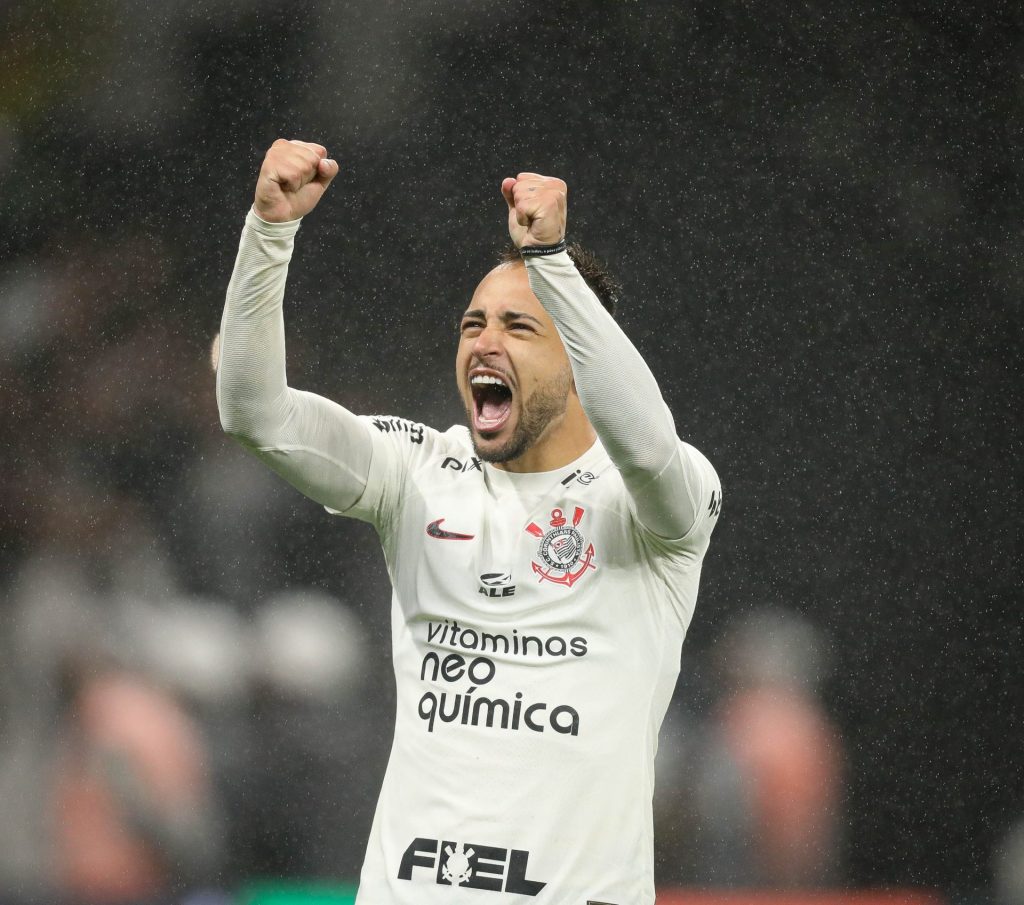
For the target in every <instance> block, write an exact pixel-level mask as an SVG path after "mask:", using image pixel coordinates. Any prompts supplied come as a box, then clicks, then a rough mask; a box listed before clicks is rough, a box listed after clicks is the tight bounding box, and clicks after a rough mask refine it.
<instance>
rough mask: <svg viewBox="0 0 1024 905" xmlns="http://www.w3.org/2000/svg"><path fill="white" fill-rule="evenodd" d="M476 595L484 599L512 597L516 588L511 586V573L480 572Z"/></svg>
mask: <svg viewBox="0 0 1024 905" xmlns="http://www.w3.org/2000/svg"><path fill="white" fill-rule="evenodd" d="M477 593H479V594H482V595H483V596H484V597H512V596H514V595H515V593H516V586H515V585H514V584H512V573H511V572H482V573H481V574H480V587H479V588H478V589H477Z"/></svg>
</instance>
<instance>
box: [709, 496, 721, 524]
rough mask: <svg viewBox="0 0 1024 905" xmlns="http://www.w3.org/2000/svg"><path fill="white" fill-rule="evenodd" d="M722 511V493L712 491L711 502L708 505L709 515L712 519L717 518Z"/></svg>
mask: <svg viewBox="0 0 1024 905" xmlns="http://www.w3.org/2000/svg"><path fill="white" fill-rule="evenodd" d="M721 511H722V494H721V491H717V490H712V491H711V502H710V503H708V513H709V517H710V518H716V517H717V516H718V513H719V512H721Z"/></svg>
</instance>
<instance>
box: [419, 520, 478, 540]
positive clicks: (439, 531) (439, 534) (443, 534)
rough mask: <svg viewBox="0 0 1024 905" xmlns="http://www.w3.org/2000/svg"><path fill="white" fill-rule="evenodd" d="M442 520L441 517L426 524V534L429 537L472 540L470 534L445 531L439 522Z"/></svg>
mask: <svg viewBox="0 0 1024 905" xmlns="http://www.w3.org/2000/svg"><path fill="white" fill-rule="evenodd" d="M443 521H444V519H443V518H439V519H438V520H437V521H436V522H431V523H430V524H429V525H427V534H429V535H430V536H431V537H436V538H437V539H438V540H472V539H473V537H474V535H472V534H459V532H458V531H445V530H444V528H442V527H441V523H442V522H443Z"/></svg>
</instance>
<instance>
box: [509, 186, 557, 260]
mask: <svg viewBox="0 0 1024 905" xmlns="http://www.w3.org/2000/svg"><path fill="white" fill-rule="evenodd" d="M567 192H568V189H567V187H566V185H565V183H564V182H562V180H561V179H556V178H554V177H553V176H540V175H538V174H537V173H520V174H519V175H518V176H516V178H515V179H512V178H511V177H509V178H508V179H505V180H503V181H502V183H501V194H502V195H504V196H505V201H507V202H508V234H509V235H510V236H511V237H512V241H513V242H515V244H516V248H523V247H524V246H526V245H557V244H558V243H559V242H561V241H562V239H564V238H565V217H566V193H567Z"/></svg>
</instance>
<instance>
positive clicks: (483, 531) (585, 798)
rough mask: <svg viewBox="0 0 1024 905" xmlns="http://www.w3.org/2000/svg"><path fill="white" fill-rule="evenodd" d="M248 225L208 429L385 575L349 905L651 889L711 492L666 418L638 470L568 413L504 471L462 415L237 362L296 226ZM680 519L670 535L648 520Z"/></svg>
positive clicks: (255, 334)
mask: <svg viewBox="0 0 1024 905" xmlns="http://www.w3.org/2000/svg"><path fill="white" fill-rule="evenodd" d="M253 219H254V218H253V217H252V215H250V230H249V232H250V233H253V234H254V235H250V236H249V238H248V239H246V238H245V237H243V243H242V249H241V251H240V255H239V263H238V265H237V266H236V272H235V278H234V279H233V281H232V288H231V289H229V302H228V307H227V309H226V312H225V321H224V328H223V329H224V336H223V340H222V343H223V345H222V349H223V351H222V356H221V368H220V375H219V387H218V389H219V397H220V401H221V410H222V419H223V420H224V421H225V427H226V428H227V429H229V430H230V431H231V432H232V433H234V434H236V435H237V436H239V437H240V438H241V439H242V440H243V442H246V443H247V444H248V445H249V446H251V447H253V448H254V450H255V451H256V452H257V453H258V454H259V455H261V456H262V457H263V458H264V459H265V460H266V461H267V462H268V464H270V465H271V466H272V467H274V468H275V469H277V470H278V471H280V472H281V473H282V474H283V475H284V476H285V477H287V478H288V479H289V480H291V481H292V482H293V483H295V484H296V485H297V486H299V487H300V488H301V489H303V490H304V491H305V492H307V493H309V495H310V496H313V497H314V498H315V499H318V500H319V501H320V502H322V503H324V504H325V505H326V506H328V508H329V509H330V510H331V511H333V512H337V513H340V514H344V515H349V516H353V517H356V518H360V519H363V520H365V521H368V522H370V523H371V524H373V525H374V526H375V527H376V529H377V531H378V533H379V535H380V539H381V543H382V545H383V548H384V553H385V557H386V560H387V565H388V570H389V573H390V576H391V580H392V583H393V587H394V595H393V599H392V632H393V647H394V667H395V676H396V682H397V692H398V695H397V719H396V725H395V738H394V744H393V747H392V751H391V757H390V760H389V763H388V768H387V773H386V776H385V779H384V785H383V788H382V790H381V794H380V799H379V803H378V806H377V811H376V815H375V818H374V822H373V828H372V831H371V836H370V840H369V844H368V848H367V855H366V860H365V863H364V867H363V871H362V876H361V880H360V886H359V893H358V897H357V903H358V905H458V903H460V902H465V903H477V902H479V903H481V905H487V903H494V905H511V903H522V902H536V903H538V905H588V903H604V905H651V903H653V902H654V881H653V828H652V796H653V791H654V756H655V753H656V749H657V737H658V730H659V727H660V725H661V722H662V718H663V716H664V713H665V710H666V707H667V706H668V703H669V700H670V698H671V695H672V691H673V688H674V685H675V681H676V677H677V675H678V672H679V657H680V647H681V645H682V641H683V637H684V635H685V633H686V629H687V626H688V625H689V622H690V618H691V616H692V614H693V609H694V604H695V601H696V596H697V587H698V581H699V576H700V567H701V561H702V558H703V556H704V553H705V551H706V549H707V546H708V541H709V537H710V534H711V530H712V527H713V525H714V523H715V520H716V518H717V515H718V512H719V509H720V506H721V489H720V486H719V483H718V478H717V476H716V475H715V472H714V470H713V468H712V467H711V466H710V464H709V463H708V462H707V460H706V459H705V458H704V457H703V456H702V455H701V454H700V453H699V452H697V451H696V450H695V449H694V448H693V447H691V446H689V445H687V444H685V443H682V442H681V441H678V440H676V439H675V436H674V433H673V434H671V435H670V443H671V449H670V452H669V454H668V456H667V459H668V460H670V462H669V464H668V465H666V464H665V462H664V461H661V462H658V463H656V464H655V465H653V466H646V465H645V464H644V463H643V459H642V456H643V455H647V454H648V453H649V449H646V448H645V449H643V450H641V451H640V453H639V454H638V455H639V456H640V457H639V458H637V459H635V460H634V459H629V460H628V461H627V459H626V454H628V453H629V452H630V451H631V450H632V446H630V443H629V440H628V431H624V430H619V431H618V432H616V431H614V430H611V431H610V430H607V429H605V430H602V427H604V424H603V423H601V421H602V416H601V415H600V414H599V415H598V416H597V417H596V418H595V415H594V413H593V412H592V411H591V408H589V407H588V408H587V413H588V415H589V416H590V417H591V420H592V422H594V423H595V428H596V429H597V432H598V435H599V437H601V440H603V441H605V442H604V444H602V442H601V440H599V441H597V442H595V444H594V445H593V447H592V448H591V449H590V450H588V451H587V452H586V453H585V454H584V455H583V456H581V457H580V458H579V459H577V460H576V461H575V462H573V463H570V464H568V465H566V466H565V467H563V468H560V469H558V470H557V471H554V472H545V473H530V474H519V473H511V472H507V471H504V470H502V469H498V468H495V467H493V466H492V465H490V464H487V463H483V462H481V461H480V460H479V459H477V458H476V457H475V456H474V453H473V447H472V444H471V442H470V437H469V433H468V430H467V429H466V428H463V427H453V428H451V429H450V430H448V431H446V432H444V433H440V432H438V431H435V430H433V429H431V428H428V427H425V426H423V425H420V424H416V423H413V422H410V421H406V420H403V419H399V418H392V417H384V416H381V417H357V416H354V415H352V414H351V413H349V412H347V411H345V410H344V409H341V408H340V407H338V406H334V405H333V404H332V403H326V401H325V400H320V399H319V397H312V396H310V394H301V393H296V392H295V391H293V390H290V389H288V388H286V387H283V386H282V385H280V384H283V367H282V368H281V372H282V373H281V374H280V376H278V375H277V362H276V361H271V362H270V363H269V364H266V363H265V366H264V367H262V368H261V367H260V366H259V365H256V366H254V365H253V363H252V350H253V349H255V348H259V349H261V350H266V349H270V350H271V352H270V353H268V354H270V355H271V356H272V355H273V354H276V352H274V349H275V348H276V344H277V343H278V337H277V332H278V331H279V329H280V325H279V323H278V321H279V309H280V299H279V298H278V299H277V302H276V308H275V305H274V303H273V299H272V296H274V294H275V293H277V294H282V293H283V286H284V273H283V272H279V273H277V274H276V276H275V272H274V268H277V269H278V271H281V270H282V269H286V265H287V260H288V256H289V255H290V248H291V246H290V242H291V236H292V235H294V231H295V228H297V224H295V225H294V227H292V228H291V229H290V232H289V230H288V228H287V226H285V225H278V226H273V227H272V226H269V225H267V224H259V223H256V224H253V222H252V221H253ZM285 240H286V241H285ZM247 242H248V244H247ZM275 243H277V244H276V245H275ZM563 257H564V256H563ZM552 264H553V265H554V268H552V267H551V265H549V264H545V263H543V262H542V263H540V264H539V265H537V264H534V263H533V262H531V263H530V267H531V284H532V285H533V287H534V291H535V292H536V294H537V295H538V297H539V298H541V299H542V301H543V302H544V303H545V307H547V308H548V310H549V311H552V308H553V307H554V308H556V309H557V307H558V302H557V301H554V302H551V304H549V299H547V298H546V296H547V295H548V294H549V292H551V291H556V292H557V293H558V294H559V295H561V296H565V297H567V298H568V297H569V296H571V295H572V292H573V291H576V289H575V287H576V283H577V282H581V281H579V278H578V275H576V276H574V274H575V269H574V268H572V266H571V262H570V264H569V268H570V269H571V270H572V273H569V272H568V270H566V269H565V265H564V262H562V263H559V262H552ZM546 266H547V267H548V268H549V269H548V270H547V271H545V273H547V275H548V279H546V280H535V279H534V273H533V269H534V268H536V269H537V270H538V272H539V271H542V270H543V269H544V268H545V267H546ZM558 267H561V268H562V271H557V268H558ZM552 274H554V275H553V276H552ZM563 278H564V280H565V281H566V282H567V283H568V284H569V285H570V286H571V291H566V290H563V289H559V288H558V286H557V284H558V282H559V281H560V280H562V279H563ZM552 286H555V289H554V290H552V289H551V287H552ZM578 294H579V293H578V292H577V295H578ZM569 301H571V302H573V303H575V302H576V301H578V300H576V299H572V298H569ZM552 313H553V317H555V319H556V324H558V326H559V328H560V333H562V335H563V340H564V341H565V343H566V347H567V349H568V350H570V355H571V358H572V362H573V366H574V371H575V372H576V380H577V384H578V385H579V384H580V383H581V374H580V372H579V368H578V365H579V362H580V361H581V360H584V359H585V358H586V357H587V355H588V354H591V353H594V354H595V355H596V352H595V349H594V348H593V347H592V346H591V345H589V340H588V341H585V342H584V345H585V346H586V348H585V349H583V351H582V352H581V351H580V350H579V349H578V348H573V347H574V346H578V341H577V339H576V338H574V337H573V335H572V331H571V329H566V330H564V331H563V329H562V328H563V326H564V324H563V315H562V314H561V313H560V312H559V313H558V316H556V314H555V313H554V312H552ZM590 313H591V314H592V313H593V312H590ZM570 316H571V315H570ZM261 318H264V319H266V320H265V323H263V324H262V326H261V324H260V319H261ZM600 329H603V330H609V329H611V328H608V327H607V325H603V322H602V326H601V327H600ZM614 330H615V331H617V328H614ZM585 332H586V331H585V330H584V333H585ZM618 336H621V333H618V334H617V336H616V337H615V338H614V342H621V340H619V339H618ZM605 338H607V337H605ZM280 339H281V349H280V354H281V356H282V359H281V363H282V364H283V332H282V333H281V337H280ZM627 343H628V341H627ZM629 348H630V349H632V347H631V346H630V347H629ZM633 351H634V353H635V350H633ZM261 354H262V351H261ZM263 357H264V358H266V357H267V356H266V355H263ZM616 361H619V359H616ZM629 364H630V362H629V361H626V367H627V371H628V367H629ZM581 367H582V369H583V370H584V371H585V370H586V365H585V364H584V365H582V366H581ZM246 368H248V370H249V372H250V373H245V372H244V370H245V369H246ZM252 372H254V373H252ZM583 376H585V375H583ZM626 376H627V377H630V376H636V378H637V379H638V380H641V381H642V380H644V379H646V377H645V376H644V375H642V374H640V375H633V374H629V373H627V375H626ZM651 379H652V380H653V378H651ZM645 389H646V386H645ZM612 393H613V395H614V388H613V390H612ZM251 396H255V397H258V398H256V401H255V402H252V403H251V402H250V401H249V400H250V397H251ZM602 398H604V397H602ZM581 399H583V401H584V404H585V406H586V398H585V397H584V394H583V393H582V392H581ZM651 404H652V405H653V407H654V409H655V411H654V413H653V414H651V416H650V421H651V423H652V424H653V425H654V427H653V428H652V430H656V431H658V432H659V436H658V437H655V438H653V439H652V438H651V437H646V438H645V437H644V436H643V429H642V428H643V425H644V423H645V422H644V417H646V415H647V413H646V412H643V413H641V415H640V416H638V417H635V418H631V419H628V422H629V423H628V424H627V427H631V428H632V429H637V428H636V425H637V424H639V425H640V426H641V428H640V432H641V437H640V440H641V441H643V444H644V446H645V447H652V446H653V447H654V448H656V449H657V448H659V447H658V442H659V441H660V440H661V437H662V435H663V434H664V425H663V424H662V423H661V421H660V420H659V419H662V418H664V417H666V414H665V411H664V406H663V404H662V403H661V400H660V395H658V394H657V393H656V387H655V393H654V394H653V396H652V397H651ZM282 407H283V409H282ZM609 408H614V407H609ZM263 409H270V410H271V411H277V410H278V409H282V410H283V411H285V412H286V415H280V414H277V415H274V416H273V417H272V418H270V419H269V420H268V419H266V418H265V417H264V414H263ZM613 417H614V416H613ZM620 417H621V416H620ZM257 422H258V423H257ZM325 425H326V426H325ZM669 425H670V426H671V421H670V420H669ZM623 437H627V439H626V440H625V441H623V440H622V438H623ZM620 443H624V448H625V449H626V453H621V452H620V453H619V458H618V459H617V460H615V461H613V458H612V457H611V456H610V454H609V452H608V451H606V447H607V446H608V445H609V444H612V445H615V448H616V450H619V446H618V444H620ZM661 448H662V449H663V448H664V445H662V447H661ZM660 455H661V456H662V458H663V459H666V457H665V455H664V453H661V454H660ZM638 463H639V464H638ZM645 469H647V470H646V471H645ZM666 476H667V477H666ZM668 491H671V492H672V493H673V495H674V496H675V497H679V498H680V499H679V500H676V501H669V502H666V501H665V500H663V499H661V497H662V496H664V495H665V493H666V492H668ZM648 513H649V516H648V515H647V514H648ZM677 513H682V515H678V514H677ZM642 516H643V517H642ZM680 518H682V519H683V520H684V521H683V523H682V524H683V525H684V527H685V530H684V531H678V532H676V534H675V535H669V536H674V537H676V538H678V539H672V540H667V539H665V538H664V537H662V536H659V534H656V533H655V532H654V531H652V530H651V528H650V527H648V526H649V525H651V524H652V523H657V524H659V525H668V526H672V525H677V524H680V522H679V519H680ZM659 520H660V521H659ZM680 534H681V535H682V536H681V537H680V536H679V535H680Z"/></svg>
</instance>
